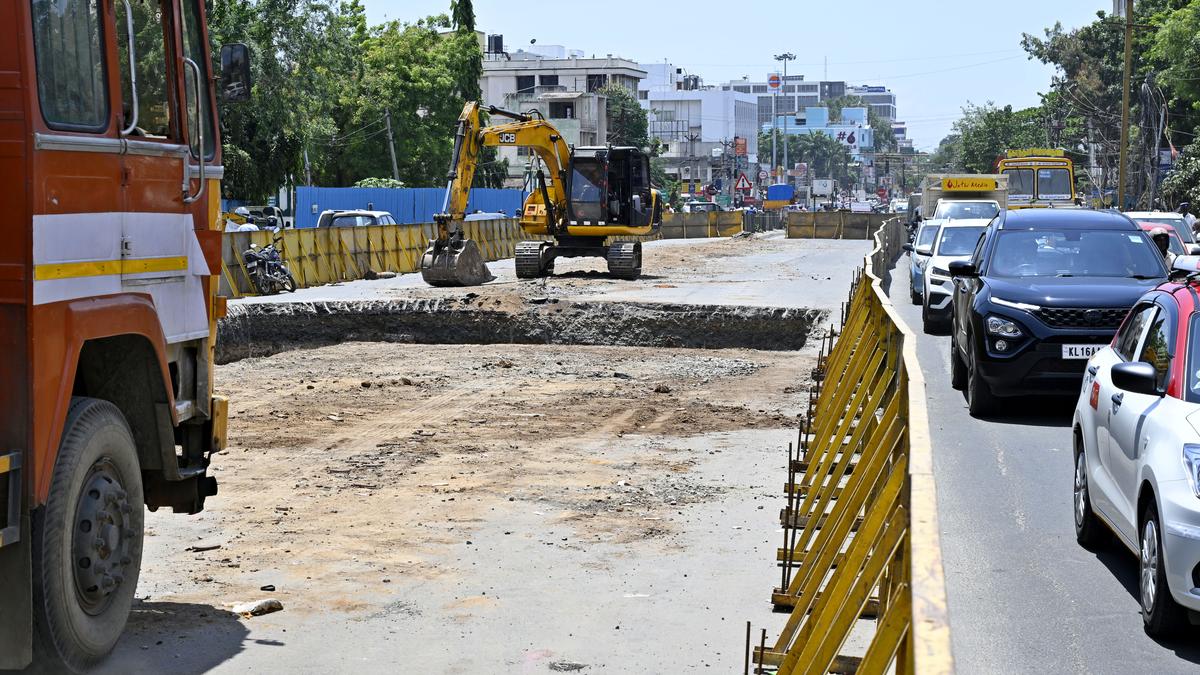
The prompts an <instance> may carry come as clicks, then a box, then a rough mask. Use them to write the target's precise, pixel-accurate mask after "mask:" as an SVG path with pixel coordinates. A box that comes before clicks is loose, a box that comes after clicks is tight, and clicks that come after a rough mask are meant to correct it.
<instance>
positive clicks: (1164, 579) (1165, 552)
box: [1072, 256, 1200, 635]
mask: <svg viewBox="0 0 1200 675" xmlns="http://www.w3.org/2000/svg"><path fill="white" fill-rule="evenodd" d="M1197 263H1200V257H1196V256H1184V257H1181V258H1179V259H1178V261H1177V262H1176V265H1175V267H1176V268H1177V269H1179V268H1180V267H1189V266H1190V268H1191V270H1192V271H1195V269H1196V267H1197ZM1197 288H1200V281H1195V280H1189V281H1186V282H1184V283H1174V282H1168V283H1164V284H1162V285H1160V286H1159V287H1158V288H1157V289H1155V290H1153V291H1151V292H1149V293H1147V294H1146V295H1144V296H1142V298H1141V300H1139V301H1138V303H1137V304H1136V305H1134V307H1133V309H1132V310H1131V311H1130V312H1129V315H1128V316H1126V318H1125V321H1124V323H1123V324H1122V325H1121V328H1120V329H1119V330H1118V331H1117V334H1116V336H1115V337H1114V338H1113V342H1112V344H1110V345H1108V346H1105V347H1103V348H1101V349H1100V350H1099V351H1098V352H1096V354H1094V355H1093V356H1092V358H1091V360H1090V361H1089V362H1088V368H1087V372H1086V374H1085V375H1084V378H1083V388H1082V390H1081V391H1080V394H1079V401H1078V403H1077V404H1076V406H1075V417H1074V423H1073V425H1072V426H1073V431H1074V434H1073V436H1074V460H1075V481H1074V484H1075V487H1074V505H1075V508H1074V511H1075V535H1076V538H1077V539H1078V540H1079V543H1080V544H1081V545H1083V546H1085V547H1089V548H1091V547H1095V546H1096V545H1098V544H1100V543H1101V542H1103V541H1104V540H1105V539H1106V538H1107V533H1106V532H1105V530H1106V529H1107V530H1111V531H1112V532H1113V533H1115V534H1116V537H1117V539H1118V540H1120V542H1121V543H1122V544H1124V545H1125V547H1126V548H1128V549H1129V550H1130V551H1132V552H1133V553H1135V554H1136V555H1137V556H1138V560H1139V572H1140V573H1139V575H1138V588H1139V595H1140V600H1141V606H1142V618H1143V619H1144V621H1145V628H1146V632H1147V633H1149V634H1151V635H1161V634H1164V633H1168V632H1172V631H1173V630H1174V629H1176V628H1179V627H1181V626H1183V625H1186V624H1187V623H1188V621H1187V617H1186V613H1185V611H1184V609H1185V608H1186V609H1188V610H1191V611H1193V612H1197V611H1200V368H1198V367H1197V364H1198V363H1200V314H1198V313H1197V312H1198V311H1200V300H1197Z"/></svg>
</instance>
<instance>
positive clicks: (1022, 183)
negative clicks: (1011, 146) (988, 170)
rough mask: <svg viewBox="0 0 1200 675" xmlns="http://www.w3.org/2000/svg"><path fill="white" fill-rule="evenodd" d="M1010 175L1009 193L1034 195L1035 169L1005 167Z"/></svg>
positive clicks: (1025, 195)
mask: <svg viewBox="0 0 1200 675" xmlns="http://www.w3.org/2000/svg"><path fill="white" fill-rule="evenodd" d="M1003 173H1004V175H1006V176H1008V194H1010V195H1021V196H1024V197H1032V196H1033V169H1005V170H1004V172H1003Z"/></svg>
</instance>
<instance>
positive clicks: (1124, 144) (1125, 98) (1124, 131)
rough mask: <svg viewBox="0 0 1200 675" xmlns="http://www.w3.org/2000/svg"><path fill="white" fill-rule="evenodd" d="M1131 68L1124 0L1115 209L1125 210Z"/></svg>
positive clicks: (1129, 8) (1128, 4) (1128, 8)
mask: <svg viewBox="0 0 1200 675" xmlns="http://www.w3.org/2000/svg"><path fill="white" fill-rule="evenodd" d="M1132 69H1133V0H1125V71H1124V73H1123V76H1122V78H1121V151H1120V152H1119V153H1118V155H1117V156H1118V160H1117V161H1118V164H1117V210H1118V211H1124V210H1125V171H1126V168H1125V165H1126V164H1127V163H1128V161H1129V71H1130V70H1132Z"/></svg>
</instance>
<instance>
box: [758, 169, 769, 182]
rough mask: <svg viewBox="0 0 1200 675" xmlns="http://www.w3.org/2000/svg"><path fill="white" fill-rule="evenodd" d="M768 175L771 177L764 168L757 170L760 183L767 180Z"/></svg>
mask: <svg viewBox="0 0 1200 675" xmlns="http://www.w3.org/2000/svg"><path fill="white" fill-rule="evenodd" d="M770 177H771V174H769V173H767V170H766V169H763V170H761V171H759V172H758V182H760V183H762V182H763V181H765V180H767V179H768V178H770Z"/></svg>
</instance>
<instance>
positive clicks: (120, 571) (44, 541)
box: [33, 397, 144, 671]
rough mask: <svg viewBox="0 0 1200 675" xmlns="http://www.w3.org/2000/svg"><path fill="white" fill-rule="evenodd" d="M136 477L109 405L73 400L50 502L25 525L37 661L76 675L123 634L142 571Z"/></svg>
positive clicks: (126, 433) (126, 436)
mask: <svg viewBox="0 0 1200 675" xmlns="http://www.w3.org/2000/svg"><path fill="white" fill-rule="evenodd" d="M142 504H143V497H142V477H141V468H140V466H139V464H138V457H137V448H136V447H135V446H134V442H133V434H132V433H131V432H130V430H129V425H128V424H127V423H126V422H125V417H124V415H122V414H121V411H120V410H118V409H117V407H116V406H115V405H113V404H112V403H109V402H108V401H102V400H100V399H95V398H85V397H75V398H73V399H71V407H70V408H69V409H68V411H67V421H66V424H64V425H63V434H62V442H61V443H60V444H59V448H58V458H57V460H56V461H55V464H54V474H53V477H52V478H51V483H50V497H49V499H48V500H47V502H46V504H45V506H44V507H43V508H42V509H39V510H38V511H37V512H35V517H34V522H33V579H34V584H33V589H34V590H33V606H34V610H33V613H34V625H35V627H36V630H37V636H38V644H39V649H40V651H41V652H42V654H43V656H44V657H46V658H47V659H49V660H51V661H53V662H54V663H55V665H59V666H60V667H63V668H65V669H67V670H71V671H83V670H86V669H88V668H91V667H92V666H94V665H96V664H97V663H98V662H99V661H100V660H101V659H103V658H104V657H105V656H107V655H108V653H109V652H110V651H112V648H113V646H114V645H116V643H117V639H118V638H120V637H121V632H122V631H123V630H125V622H126V620H127V619H128V618H129V608H130V605H131V604H132V602H133V593H134V590H135V589H136V588H137V582H138V572H139V571H140V569H141V562H142V525H143V516H144V511H143V509H142Z"/></svg>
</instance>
